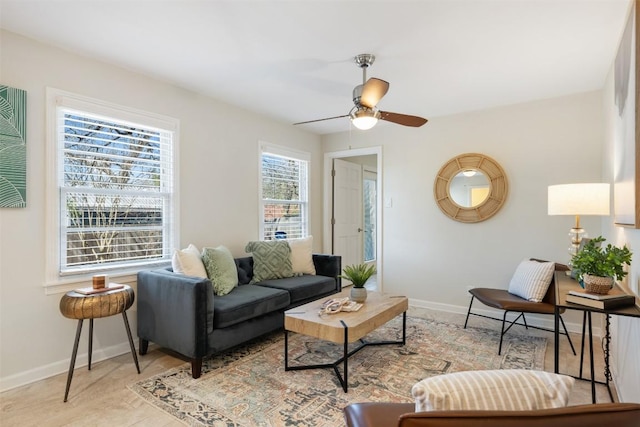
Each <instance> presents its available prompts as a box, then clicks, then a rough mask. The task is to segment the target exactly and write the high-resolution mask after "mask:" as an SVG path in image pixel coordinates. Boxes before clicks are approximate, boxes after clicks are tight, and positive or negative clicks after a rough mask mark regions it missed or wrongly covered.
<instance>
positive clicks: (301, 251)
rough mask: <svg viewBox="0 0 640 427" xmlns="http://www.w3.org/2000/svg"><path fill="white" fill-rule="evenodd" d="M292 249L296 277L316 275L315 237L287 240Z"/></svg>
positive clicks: (292, 266) (293, 268)
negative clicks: (314, 262)
mask: <svg viewBox="0 0 640 427" xmlns="http://www.w3.org/2000/svg"><path fill="white" fill-rule="evenodd" d="M286 242H287V243H289V246H290V247H291V269H292V270H293V274H294V275H296V276H299V275H302V274H316V266H315V265H314V264H313V236H308V237H304V238H302V239H289V240H286Z"/></svg>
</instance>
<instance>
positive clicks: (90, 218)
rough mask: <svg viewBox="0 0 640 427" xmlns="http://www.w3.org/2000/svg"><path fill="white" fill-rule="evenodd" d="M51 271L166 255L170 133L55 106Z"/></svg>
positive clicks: (152, 259) (170, 213) (169, 230)
mask: <svg viewBox="0 0 640 427" xmlns="http://www.w3.org/2000/svg"><path fill="white" fill-rule="evenodd" d="M56 121H57V123H56V129H57V142H58V145H57V147H58V149H57V152H58V168H57V170H58V177H57V181H58V183H59V214H60V227H59V230H60V239H59V248H60V252H59V258H60V264H59V273H60V274H62V275H64V274H73V273H85V272H91V271H96V270H104V269H113V268H122V267H127V266H133V265H139V264H148V263H150V262H158V261H168V260H170V250H171V248H172V247H173V235H172V231H173V209H172V206H173V200H172V198H173V192H174V188H173V162H174V159H173V156H172V153H173V132H172V131H171V130H166V129H161V128H156V127H152V126H147V125H145V124H141V123H132V122H128V121H125V120H120V119H116V118H113V117H108V116H102V115H97V114H92V113H90V112H87V111H81V110H77V109H72V108H67V107H63V106H58V108H57V119H56Z"/></svg>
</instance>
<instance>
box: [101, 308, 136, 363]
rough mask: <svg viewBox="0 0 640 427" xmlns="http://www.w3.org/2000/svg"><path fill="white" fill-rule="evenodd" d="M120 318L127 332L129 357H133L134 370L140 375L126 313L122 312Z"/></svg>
mask: <svg viewBox="0 0 640 427" xmlns="http://www.w3.org/2000/svg"><path fill="white" fill-rule="evenodd" d="M122 318H123V319H124V328H125V329H126V330H127V337H129V347H131V355H132V356H133V361H134V362H135V363H136V369H137V370H138V373H140V365H138V356H136V349H135V347H134V346H133V338H132V337H131V328H129V319H127V312H126V311H123V312H122ZM92 322H93V320H92Z"/></svg>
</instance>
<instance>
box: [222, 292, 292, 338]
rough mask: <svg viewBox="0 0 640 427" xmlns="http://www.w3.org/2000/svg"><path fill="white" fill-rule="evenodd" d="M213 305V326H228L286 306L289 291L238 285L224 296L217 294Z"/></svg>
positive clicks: (288, 300)
mask: <svg viewBox="0 0 640 427" xmlns="http://www.w3.org/2000/svg"><path fill="white" fill-rule="evenodd" d="M214 300H215V302H214V305H213V307H214V308H213V326H214V327H215V328H226V327H228V326H231V325H235V324H236V323H240V322H243V321H245V320H247V319H252V318H254V317H258V316H262V315H263V314H267V313H271V312H273V311H276V310H281V309H284V308H286V307H287V306H288V305H289V303H290V299H289V293H288V292H286V291H283V290H280V289H273V288H267V287H264V286H256V285H241V286H236V287H235V288H234V289H233V291H231V292H230V293H228V294H227V295H224V296H216V297H215V298H214Z"/></svg>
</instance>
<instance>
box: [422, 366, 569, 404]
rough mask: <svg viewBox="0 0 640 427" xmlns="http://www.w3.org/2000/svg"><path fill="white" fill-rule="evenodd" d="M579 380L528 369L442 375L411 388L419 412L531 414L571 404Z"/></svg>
mask: <svg viewBox="0 0 640 427" xmlns="http://www.w3.org/2000/svg"><path fill="white" fill-rule="evenodd" d="M574 382H575V380H574V379H573V378H572V377H570V376H567V375H560V374H554V373H551V372H544V371H530V370H525V369H504V370H487V371H465V372H454V373H451V374H445V375H438V376H435V377H431V378H427V379H424V380H422V381H420V382H418V383H416V384H415V385H414V386H413V388H412V389H411V394H412V395H413V398H414V399H415V403H416V412H424V411H452V410H488V411H530V410H536V409H549V408H560V407H563V406H566V405H567V402H568V401H569V394H570V393H571V389H572V388H573V384H574Z"/></svg>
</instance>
